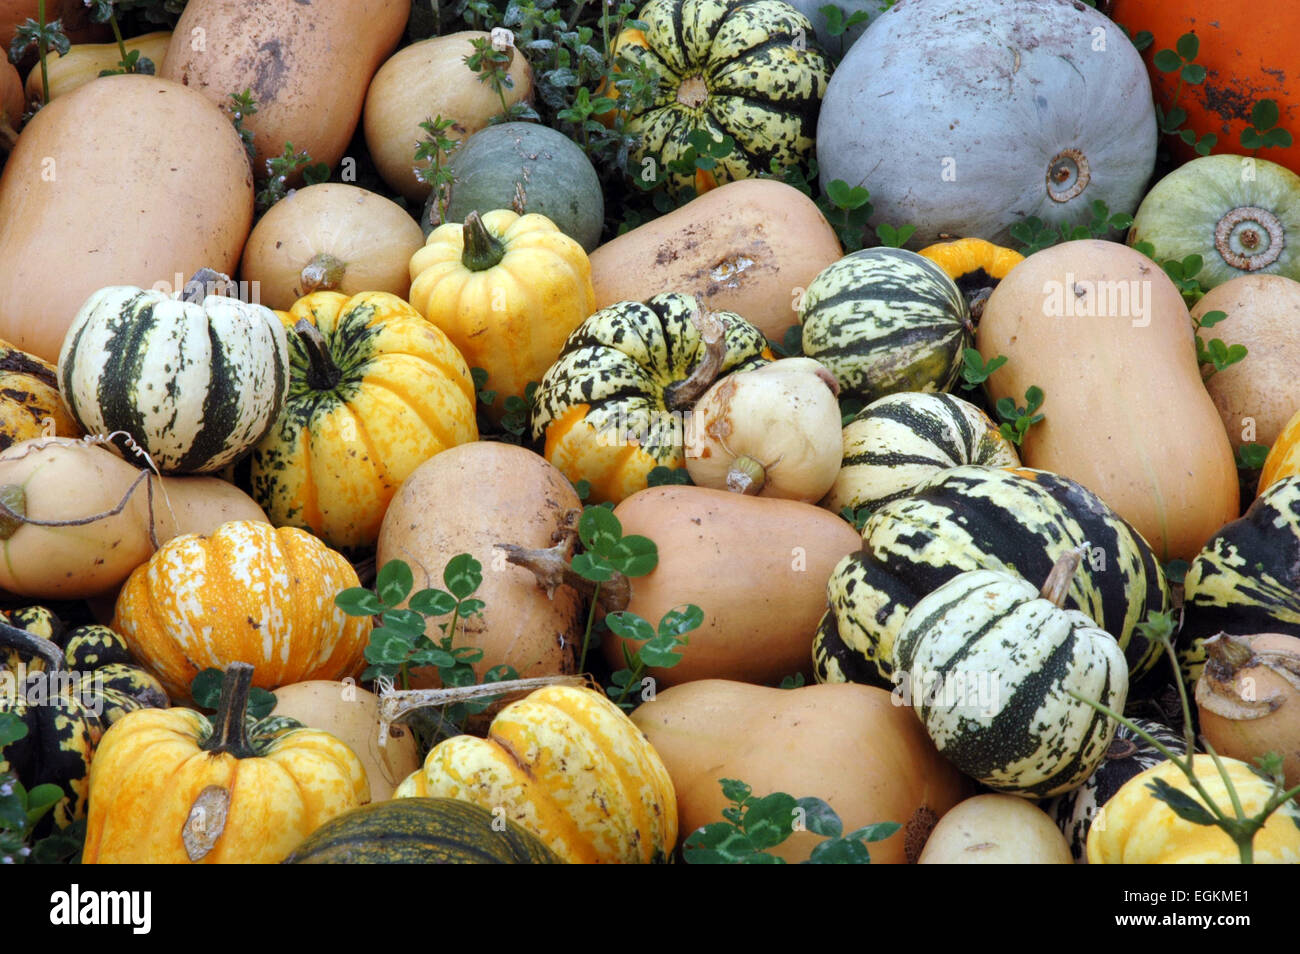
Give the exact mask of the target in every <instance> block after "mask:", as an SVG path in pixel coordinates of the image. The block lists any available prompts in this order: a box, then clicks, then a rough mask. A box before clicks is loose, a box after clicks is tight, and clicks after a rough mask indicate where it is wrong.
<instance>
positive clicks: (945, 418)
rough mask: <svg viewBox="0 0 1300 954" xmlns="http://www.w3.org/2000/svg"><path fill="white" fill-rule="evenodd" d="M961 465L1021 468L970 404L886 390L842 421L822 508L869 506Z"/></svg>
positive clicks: (836, 509) (1008, 444)
mask: <svg viewBox="0 0 1300 954" xmlns="http://www.w3.org/2000/svg"><path fill="white" fill-rule="evenodd" d="M964 464H981V465H983V466H985V467H1019V466H1020V457H1019V455H1017V454H1016V447H1015V445H1014V444H1012V443H1011V442H1010V441H1009V440H1007V439H1006V438H1005V437H1003V436H1002V433H1001V432H1000V431H999V430H998V426H997V425H996V424H994V423H993V421H992V420H990V419H989V416H988V415H987V414H985V413H984V412H983V411H981V410H980V409H979V408H978V407H976V406H975V405H974V404H971V403H970V402H969V401H965V400H962V399H961V398H959V397H957V396H955V395H952V394H922V393H918V392H915V391H905V392H903V393H901V394H888V395H886V396H885V397H882V398H879V399H877V400H875V401H872V402H871V403H870V404H868V405H867V406H866V407H864V408H863V409H862V410H861V411H859V412H858V413H857V415H856V416H855V417H854V418H853V420H851V421H849V423H848V424H847V425H845V427H844V460H843V463H842V464H841V466H840V472H839V476H837V477H836V478H835V483H834V484H833V485H832V486H831V489H830V492H829V493H828V494H827V495H826V497H825V499H823V500H822V506H823V507H826V508H828V509H829V510H833V511H834V512H836V513H839V512H840V511H841V510H842V509H843V508H845V507H851V508H852V509H854V510H857V509H858V508H860V507H867V508H869V509H871V510H874V509H876V508H877V507H879V506H881V505H882V504H886V503H888V502H889V501H891V500H897V499H898V498H899V497H904V496H906V495H907V493H908V491H910V490H911V489H912V488H913V487H915V486H917V485H918V484H920V483H923V482H925V481H927V480H929V479H930V478H931V477H933V476H934V475H935V474H937V473H939V472H940V471H944V470H948V469H949V468H952V467H961V466H962V465H964Z"/></svg>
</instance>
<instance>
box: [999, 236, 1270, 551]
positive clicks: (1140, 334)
mask: <svg viewBox="0 0 1300 954" xmlns="http://www.w3.org/2000/svg"><path fill="white" fill-rule="evenodd" d="M976 343H977V345H978V347H979V351H980V354H981V355H983V357H984V359H985V360H986V361H987V360H989V359H991V358H993V356H995V355H998V354H1002V355H1005V356H1006V357H1007V359H1008V360H1007V363H1006V364H1005V365H1004V366H1003V367H1002V368H1000V369H999V370H998V371H996V372H994V374H993V376H992V377H991V378H989V391H990V394H991V396H992V397H993V398H994V400H998V399H1001V398H1003V397H1011V398H1014V399H1015V400H1016V402H1017V403H1018V404H1021V405H1023V404H1024V403H1025V397H1024V395H1025V391H1026V389H1027V388H1029V387H1030V386H1031V385H1037V386H1039V387H1040V388H1042V390H1043V393H1044V395H1045V399H1044V402H1043V405H1042V407H1041V413H1042V414H1044V415H1045V419H1044V420H1043V421H1042V422H1040V423H1038V424H1035V425H1033V426H1032V427H1031V428H1030V429H1029V432H1028V434H1027V435H1026V437H1025V440H1024V443H1023V444H1022V446H1021V448H1020V457H1021V460H1022V461H1023V462H1024V464H1025V465H1026V466H1028V467H1034V468H1038V469H1041V470H1049V471H1053V472H1055V473H1058V474H1063V475H1065V476H1066V477H1071V478H1073V479H1074V480H1077V481H1078V482H1079V483H1081V484H1083V485H1084V486H1085V487H1087V488H1088V489H1089V490H1091V491H1092V492H1093V493H1095V494H1097V495H1098V496H1100V497H1101V498H1102V499H1103V500H1104V501H1106V503H1108V504H1109V505H1110V506H1111V507H1112V508H1113V509H1114V510H1115V511H1116V512H1117V513H1119V515H1120V516H1122V517H1123V518H1124V519H1126V520H1127V521H1128V522H1129V523H1131V524H1132V525H1133V527H1134V528H1135V529H1136V530H1137V531H1138V532H1139V533H1141V534H1142V536H1143V537H1145V538H1146V540H1147V542H1148V543H1150V544H1151V547H1152V549H1153V550H1154V551H1155V554H1156V556H1157V557H1159V558H1160V559H1161V560H1171V559H1174V558H1181V559H1185V560H1190V559H1192V558H1193V557H1194V556H1195V555H1196V553H1197V552H1198V551H1199V550H1200V548H1201V546H1202V545H1203V544H1204V543H1205V541H1206V540H1207V539H1209V537H1210V536H1211V535H1212V534H1213V533H1214V532H1215V531H1216V530H1218V529H1219V528H1220V527H1221V526H1223V525H1224V524H1225V523H1227V522H1228V521H1229V520H1233V519H1235V518H1236V517H1237V515H1238V504H1239V498H1238V488H1237V470H1236V466H1235V464H1234V462H1233V455H1232V446H1231V444H1230V443H1229V441H1228V435H1227V434H1226V433H1225V432H1224V429H1223V422H1222V420H1221V419H1220V417H1219V413H1218V411H1217V410H1216V409H1215V407H1214V402H1213V401H1212V400H1211V399H1210V396H1209V394H1208V393H1207V392H1206V390H1205V386H1204V384H1203V383H1202V382H1201V374H1200V371H1199V370H1198V366H1197V362H1196V349H1195V346H1194V342H1193V336H1192V326H1191V318H1190V316H1189V315H1188V313H1187V308H1186V307H1185V306H1184V305H1183V300H1182V297H1181V296H1180V295H1179V293H1178V290H1177V289H1176V288H1175V287H1174V284H1173V282H1171V281H1170V280H1169V278H1168V276H1166V275H1165V273H1164V272H1163V271H1161V269H1160V268H1159V266H1157V265H1155V264H1154V263H1153V262H1152V261H1151V260H1150V259H1148V258H1147V257H1146V256H1145V255H1142V254H1141V253H1140V252H1136V251H1134V250H1133V249H1130V248H1128V247H1126V246H1124V245H1119V244H1117V243H1114V242H1103V241H1097V240H1085V241H1075V242H1066V243H1064V244H1061V245H1057V246H1054V247H1052V248H1048V249H1044V250H1043V251H1041V252H1037V253H1035V254H1034V255H1031V256H1030V257H1029V258H1027V259H1025V260H1024V261H1023V262H1021V263H1020V264H1019V265H1017V266H1016V267H1015V268H1014V269H1012V270H1011V272H1010V274H1008V275H1007V276H1006V278H1004V279H1003V280H1002V282H1001V283H1000V284H999V285H998V287H997V288H996V289H994V291H993V294H992V295H991V296H990V297H989V300H988V304H987V305H986V306H985V309H984V315H983V317H982V318H981V319H980V324H979V330H978V332H977V334H976ZM1247 360H1249V359H1247Z"/></svg>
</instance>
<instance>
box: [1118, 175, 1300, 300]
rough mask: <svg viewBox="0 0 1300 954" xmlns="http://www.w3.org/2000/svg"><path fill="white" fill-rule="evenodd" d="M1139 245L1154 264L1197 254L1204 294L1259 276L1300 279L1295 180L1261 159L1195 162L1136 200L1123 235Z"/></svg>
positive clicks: (1299, 190)
mask: <svg viewBox="0 0 1300 954" xmlns="http://www.w3.org/2000/svg"><path fill="white" fill-rule="evenodd" d="M1139 242H1147V243H1149V244H1150V245H1151V246H1152V247H1153V249H1154V250H1153V251H1152V252H1151V253H1150V254H1151V256H1152V258H1154V259H1155V260H1156V261H1157V262H1163V261H1165V260H1167V259H1175V260H1177V261H1180V262H1181V261H1182V260H1183V259H1185V258H1186V257H1187V256H1189V255H1199V256H1200V257H1201V270H1200V271H1199V272H1197V273H1196V280H1197V282H1199V283H1200V286H1201V288H1203V289H1204V290H1205V291H1209V290H1210V289H1211V288H1214V287H1215V286H1217V285H1222V284H1223V283H1224V282H1226V281H1229V280H1231V279H1233V278H1237V277H1239V276H1241V275H1253V274H1255V273H1257V272H1263V273H1265V274H1270V275H1282V276H1285V277H1286V278H1292V279H1300V252H1298V251H1297V249H1296V245H1297V243H1300V176H1297V175H1296V174H1295V173H1294V172H1292V171H1291V170H1289V169H1287V168H1286V167H1285V166H1280V165H1278V164H1277V163H1275V162H1269V161H1268V160H1267V159H1255V158H1251V157H1247V156H1233V155H1219V156H1203V157H1201V158H1199V159H1193V160H1192V161H1191V162H1189V163H1187V164H1186V165H1183V166H1179V167H1178V168H1177V169H1175V170H1174V171H1173V172H1171V173H1169V175H1167V176H1165V177H1164V178H1163V179H1161V180H1160V181H1159V182H1157V183H1156V184H1155V185H1154V186H1153V187H1152V188H1151V191H1150V192H1148V193H1147V195H1146V198H1144V199H1143V200H1142V204H1141V205H1140V206H1139V207H1138V210H1137V214H1136V215H1135V216H1134V217H1133V225H1132V227H1131V228H1130V229H1129V232H1128V244H1129V245H1133V246H1136V245H1137V243H1139Z"/></svg>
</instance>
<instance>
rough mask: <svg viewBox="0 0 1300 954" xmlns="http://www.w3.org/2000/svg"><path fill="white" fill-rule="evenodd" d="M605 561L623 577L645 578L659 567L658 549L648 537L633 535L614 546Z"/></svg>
mask: <svg viewBox="0 0 1300 954" xmlns="http://www.w3.org/2000/svg"><path fill="white" fill-rule="evenodd" d="M610 516H613V514H611V515H610ZM620 529H621V528H620ZM607 559H608V560H609V563H610V565H611V566H613V567H614V569H616V570H618V571H619V572H620V573H622V574H623V575H624V576H629V577H638V576H645V575H646V574H647V573H650V572H652V571H653V570H654V568H655V567H656V566H658V565H659V548H658V547H657V546H655V542H654V541H653V540H651V539H650V538H649V537H643V536H639V535H637V534H633V535H631V536H626V537H624V538H623V539H621V540H619V541H618V542H617V543H616V544H614V546H613V547H612V548H611V550H610V552H609V554H608V557H607Z"/></svg>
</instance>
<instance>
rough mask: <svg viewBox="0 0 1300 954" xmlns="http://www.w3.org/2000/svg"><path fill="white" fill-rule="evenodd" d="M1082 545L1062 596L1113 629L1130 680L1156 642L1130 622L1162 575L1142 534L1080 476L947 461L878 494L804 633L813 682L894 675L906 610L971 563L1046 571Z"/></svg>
mask: <svg viewBox="0 0 1300 954" xmlns="http://www.w3.org/2000/svg"><path fill="white" fill-rule="evenodd" d="M1085 542H1086V543H1088V544H1089V545H1090V547H1091V550H1090V552H1089V554H1088V556H1087V557H1086V558H1085V559H1084V561H1083V563H1082V564H1081V565H1080V567H1079V569H1078V571H1077V572H1076V573H1075V574H1074V576H1073V578H1072V580H1071V583H1070V589H1069V593H1068V599H1067V601H1066V605H1067V606H1068V607H1070V608H1073V609H1078V610H1080V611H1081V612H1083V613H1084V614H1086V615H1087V616H1088V618H1089V619H1092V620H1095V621H1096V623H1097V625H1098V626H1100V627H1101V628H1102V629H1104V630H1106V631H1107V632H1108V633H1110V634H1111V635H1113V636H1114V637H1115V638H1116V640H1117V641H1118V642H1119V646H1120V648H1121V649H1123V650H1124V652H1125V655H1126V656H1127V658H1128V665H1129V671H1130V673H1131V675H1132V677H1133V678H1134V679H1137V678H1138V677H1140V676H1141V675H1143V674H1144V673H1146V672H1147V671H1148V670H1149V669H1150V668H1151V667H1152V666H1153V665H1154V664H1155V662H1156V660H1157V658H1158V654H1159V644H1157V643H1154V642H1152V641H1151V640H1149V639H1147V638H1146V637H1145V636H1143V635H1142V633H1141V632H1140V631H1138V629H1137V624H1138V623H1140V622H1142V621H1144V620H1145V619H1146V618H1147V616H1148V615H1149V614H1150V613H1152V612H1165V611H1167V610H1168V609H1169V605H1170V594H1169V585H1168V583H1167V581H1166V580H1165V575H1164V571H1163V570H1162V568H1161V566H1160V563H1159V561H1158V560H1156V558H1155V556H1154V554H1152V552H1151V548H1150V546H1148V545H1147V542H1146V541H1145V540H1143V539H1142V536H1141V535H1140V534H1139V533H1138V532H1137V531H1136V530H1134V529H1133V528H1132V527H1130V526H1129V525H1128V523H1127V522H1125V521H1124V519H1123V518H1121V517H1120V516H1119V515H1117V514H1116V513H1115V512H1114V511H1112V510H1111V509H1110V508H1109V507H1108V506H1106V504H1105V503H1103V502H1102V500H1101V498H1099V497H1097V496H1096V495H1095V494H1093V493H1092V492H1091V491H1089V490H1087V489H1086V488H1084V487H1083V486H1082V485H1080V484H1078V483H1076V482H1074V481H1073V480H1070V479H1069V478H1067V477H1061V476H1059V475H1057V474H1052V473H1048V472H1047V471H1042V470H1031V469H1029V468H1020V469H1016V470H1008V469H1001V468H990V467H981V466H978V465H976V464H968V465H966V466H963V467H954V468H952V469H950V470H945V471H942V472H940V473H939V474H937V475H936V476H935V477H933V478H931V479H930V480H928V481H926V482H925V483H923V484H921V485H920V486H919V487H916V488H915V489H914V490H913V491H912V492H911V493H910V494H909V495H908V496H906V497H901V498H899V499H898V500H894V501H891V502H890V503H887V504H885V505H884V506H882V507H881V508H880V509H879V510H877V511H876V512H875V513H873V514H872V515H871V516H870V517H869V518H868V519H867V522H866V524H865V525H864V526H863V528H862V549H861V550H858V551H857V552H856V553H852V554H849V555H848V556H847V557H845V558H844V559H843V560H841V561H840V563H839V565H838V566H836V568H835V570H834V572H833V573H832V574H831V578H830V580H829V582H828V583H827V584H826V593H827V600H828V603H829V608H828V609H827V611H826V613H825V615H824V616H823V617H822V620H821V624H820V626H819V627H818V630H817V635H816V637H815V639H814V642H813V664H814V673H815V674H816V677H817V680H818V681H819V682H864V683H868V684H871V685H877V686H883V687H885V688H889V687H890V686H891V684H892V683H891V677H892V674H893V645H894V640H895V639H896V638H897V635H898V632H899V629H900V628H901V627H902V625H903V620H904V619H905V618H906V617H907V614H908V612H909V611H910V610H911V609H912V607H913V606H915V605H916V604H917V602H918V601H919V600H920V599H921V598H922V597H924V596H926V595H927V594H929V593H931V592H933V591H934V590H935V589H937V588H938V587H940V586H942V585H943V584H944V583H946V582H948V581H949V580H951V579H952V578H953V577H954V576H956V575H957V574H959V573H964V572H966V571H968V570H999V571H1003V572H1012V573H1016V574H1018V575H1020V576H1022V577H1024V578H1026V579H1039V580H1041V579H1045V578H1046V576H1047V574H1048V572H1049V571H1050V570H1051V568H1052V565H1053V563H1054V562H1055V561H1056V560H1057V558H1059V557H1060V556H1061V555H1062V554H1063V553H1064V552H1065V551H1067V550H1069V549H1072V548H1074V547H1077V546H1079V545H1081V544H1083V543H1085Z"/></svg>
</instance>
